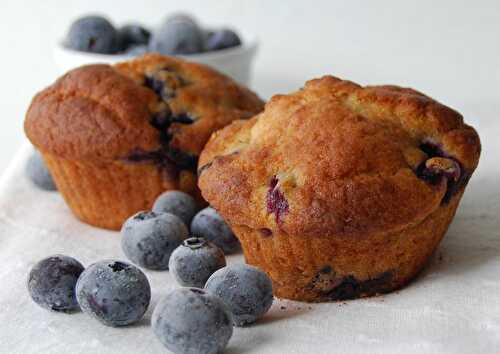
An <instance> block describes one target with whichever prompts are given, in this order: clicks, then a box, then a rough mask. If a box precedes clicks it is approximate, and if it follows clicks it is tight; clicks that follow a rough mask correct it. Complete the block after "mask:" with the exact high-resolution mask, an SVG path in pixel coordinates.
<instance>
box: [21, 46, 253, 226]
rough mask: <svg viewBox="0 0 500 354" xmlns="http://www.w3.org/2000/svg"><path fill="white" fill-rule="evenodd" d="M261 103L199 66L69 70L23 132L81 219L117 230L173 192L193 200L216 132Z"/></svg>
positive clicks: (133, 64) (161, 62) (161, 61)
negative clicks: (201, 162)
mask: <svg viewBox="0 0 500 354" xmlns="http://www.w3.org/2000/svg"><path fill="white" fill-rule="evenodd" d="M262 108H263V103H262V101H261V100H260V99H259V98H258V97H257V96H256V95H255V94H254V93H252V92H251V91H249V90H248V89H246V88H244V87H242V86H240V85H238V84H237V83H235V82H234V81H233V80H231V79H230V78H228V77H226V76H224V75H222V74H220V73H218V72H216V71H214V70H212V69H210V68H208V67H206V66H203V65H200V64H195V63H189V62H186V61H183V60H180V59H176V58H171V57H165V56H161V55H147V56H144V57H141V58H138V59H135V60H132V61H128V62H124V63H120V64H117V65H114V66H109V65H99V64H98V65H88V66H83V67H80V68H77V69H75V70H72V71H70V72H68V73H67V74H66V75H64V76H62V77H61V78H60V79H58V80H57V81H56V82H55V83H54V84H53V85H52V86H50V87H48V88H46V89H45V90H43V91H42V92H40V93H39V94H37V95H36V96H35V97H34V99H33V101H32V103H31V106H30V108H29V110H28V112H27V114H26V120H25V132H26V135H27V136H28V138H29V139H30V140H31V142H32V143H33V145H35V146H36V147H37V148H38V149H39V150H40V151H41V153H42V155H43V157H44V159H45V161H46V162H47V165H48V168H49V170H50V172H51V173H52V175H53V177H54V179H55V182H56V184H57V187H58V189H59V190H60V191H61V193H62V195H63V196H64V198H65V200H66V202H67V203H68V205H69V206H70V207H71V209H72V210H73V212H74V213H75V214H76V216H78V217H79V218H80V219H81V220H83V221H85V222H87V223H89V224H92V225H96V226H100V227H104V228H110V229H119V228H120V227H121V225H122V223H123V221H124V220H125V219H126V218H127V217H129V216H130V215H132V214H134V213H135V212H137V211H139V210H143V209H148V208H150V207H151V206H152V203H153V202H154V200H155V198H156V197H157V196H158V195H159V194H160V193H162V192H163V191H165V190H169V189H178V190H183V191H185V192H188V193H191V194H192V195H194V196H195V197H197V198H198V199H199V201H200V202H201V201H202V199H201V196H200V195H199V190H198V189H197V187H196V165H197V160H198V155H199V153H200V152H201V150H202V148H203V146H204V145H205V143H206V141H207V140H208V138H209V137H210V134H211V133H212V132H213V131H215V130H217V129H219V128H222V127H224V126H225V125H227V124H229V123H230V122H231V121H233V120H235V119H245V118H249V117H251V116H252V115H254V114H255V113H257V112H259V111H261V110H262Z"/></svg>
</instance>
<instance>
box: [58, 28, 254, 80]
mask: <svg viewBox="0 0 500 354" xmlns="http://www.w3.org/2000/svg"><path fill="white" fill-rule="evenodd" d="M257 46H258V45H257V40H256V38H254V37H251V36H242V44H241V45H240V46H238V47H233V48H228V49H222V50H217V51H212V52H205V53H199V54H189V55H179V57H182V58H185V59H186V60H190V61H193V62H197V63H202V64H206V65H208V66H211V67H213V68H215V69H216V70H218V71H220V72H222V73H224V74H226V75H228V76H230V77H232V78H233V79H235V80H236V81H238V82H240V83H242V84H244V85H248V84H249V82H250V77H251V71H252V64H253V59H254V58H255V54H256V53H257ZM131 58H133V56H131V55H126V54H97V53H86V52H80V51H76V50H72V49H68V48H65V47H64V46H63V45H62V41H61V42H59V43H57V45H56V46H55V47H54V61H55V62H56V64H57V66H58V68H59V70H60V73H61V74H63V73H65V72H67V71H68V70H70V69H73V68H75V67H78V66H81V65H85V64H91V63H107V64H114V63H117V62H120V61H124V60H128V59H131Z"/></svg>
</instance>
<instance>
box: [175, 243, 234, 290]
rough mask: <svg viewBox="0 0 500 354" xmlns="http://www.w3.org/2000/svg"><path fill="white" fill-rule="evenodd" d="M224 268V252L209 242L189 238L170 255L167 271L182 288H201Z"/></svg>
mask: <svg viewBox="0 0 500 354" xmlns="http://www.w3.org/2000/svg"><path fill="white" fill-rule="evenodd" d="M225 266H226V258H225V257H224V252H222V250H221V249H220V248H219V247H217V246H216V245H214V244H213V243H211V242H208V241H205V240H204V239H202V238H198V237H191V238H188V239H187V240H184V242H183V243H182V245H180V246H179V247H177V248H176V249H175V251H174V252H173V253H172V256H171V257H170V262H169V269H170V271H171V272H172V274H173V275H174V277H175V279H177V282H178V283H179V284H180V285H182V286H192V287H195V288H203V286H204V285H205V283H206V281H207V279H208V278H209V277H210V276H211V275H212V274H213V273H214V272H215V271H216V270H218V269H220V268H222V267H225Z"/></svg>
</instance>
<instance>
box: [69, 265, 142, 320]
mask: <svg viewBox="0 0 500 354" xmlns="http://www.w3.org/2000/svg"><path fill="white" fill-rule="evenodd" d="M76 296H77V299H78V303H79V304H80V307H81V309H82V311H83V312H85V313H87V314H88V315H90V316H91V317H93V318H95V319H97V320H99V321H100V322H102V323H103V324H105V325H107V326H113V327H118V326H126V325H129V324H131V323H134V322H137V321H139V320H140V319H141V318H142V316H143V315H144V313H145V312H146V310H147V308H148V306H149V301H150V300H151V288H150V286H149V282H148V279H147V278H146V276H145V275H144V273H143V272H142V271H141V270H140V269H139V268H137V267H135V266H133V265H131V264H128V263H125V262H121V261H114V260H107V261H101V262H97V263H94V264H92V265H91V266H89V267H88V268H87V269H86V270H85V271H84V272H83V273H82V275H81V276H80V278H79V279H78V282H77V283H76Z"/></svg>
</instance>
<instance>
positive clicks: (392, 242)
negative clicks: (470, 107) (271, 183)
mask: <svg viewBox="0 0 500 354" xmlns="http://www.w3.org/2000/svg"><path fill="white" fill-rule="evenodd" d="M462 193H463V192H462ZM462 193H459V194H456V195H455V196H454V197H453V198H452V199H451V200H450V201H449V202H448V203H446V204H443V205H441V206H440V207H439V208H438V209H437V210H436V211H435V212H433V213H432V214H430V215H429V216H427V217H426V218H425V219H424V220H422V221H421V222H420V223H418V224H415V225H408V226H407V227H406V228H404V229H403V230H401V231H399V232H394V233H381V234H377V235H372V236H370V237H363V236H362V235H359V236H352V237H347V236H345V237H342V238H339V237H335V236H317V237H310V238H306V237H304V236H302V235H289V234H285V233H283V232H281V231H278V232H272V234H270V233H269V231H266V232H262V231H260V230H254V229H251V228H249V227H246V226H239V225H232V226H233V230H234V232H235V233H236V235H237V237H238V238H239V240H240V241H241V243H242V246H243V250H244V254H245V259H246V261H247V262H248V263H249V264H252V265H255V266H257V267H259V268H261V269H263V270H264V271H265V272H266V273H268V275H269V276H270V277H271V279H272V280H273V287H274V293H275V295H276V296H277V297H280V298H287V299H292V300H299V301H307V302H323V301H335V300H347V299H355V298H360V297H366V296H373V295H377V294H382V293H387V292H390V291H393V290H396V289H398V288H401V287H402V286H404V285H405V284H407V283H408V282H409V281H410V280H411V279H412V278H414V277H415V276H416V275H417V274H418V273H419V272H420V271H421V270H422V268H423V267H424V266H425V264H426V263H427V261H428V259H429V257H430V256H431V255H432V253H433V252H434V250H435V249H436V247H437V246H438V244H439V242H440V241H441V239H442V238H443V236H444V234H445V233H446V231H447V229H448V226H449V224H450V222H451V221H452V219H453V216H454V214H455V211H456V209H457V206H458V203H459V201H460V197H461V194H462Z"/></svg>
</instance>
